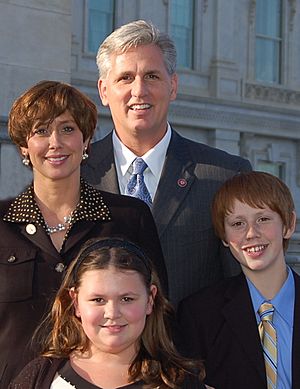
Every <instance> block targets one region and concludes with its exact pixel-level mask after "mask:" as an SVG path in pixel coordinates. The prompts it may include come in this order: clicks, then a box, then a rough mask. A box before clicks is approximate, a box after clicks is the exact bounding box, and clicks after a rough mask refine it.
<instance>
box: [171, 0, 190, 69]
mask: <svg viewBox="0 0 300 389" xmlns="http://www.w3.org/2000/svg"><path fill="white" fill-rule="evenodd" d="M170 5H171V34H170V35H171V36H172V38H173V40H174V42H175V45H176V49H177V64H178V66H179V67H184V68H192V67H193V40H194V36H193V30H194V16H193V15H194V6H195V4H194V0H172V1H171V2H170Z"/></svg>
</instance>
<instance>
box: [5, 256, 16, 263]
mask: <svg viewBox="0 0 300 389" xmlns="http://www.w3.org/2000/svg"><path fill="white" fill-rule="evenodd" d="M16 260H17V258H16V257H15V256H14V255H11V256H10V257H9V258H8V260H7V262H9V263H13V262H15V261H16Z"/></svg>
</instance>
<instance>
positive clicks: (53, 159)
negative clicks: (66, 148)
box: [47, 157, 66, 162]
mask: <svg viewBox="0 0 300 389" xmlns="http://www.w3.org/2000/svg"><path fill="white" fill-rule="evenodd" d="M47 159H48V161H51V162H57V161H63V160H64V159H66V157H58V158H47Z"/></svg>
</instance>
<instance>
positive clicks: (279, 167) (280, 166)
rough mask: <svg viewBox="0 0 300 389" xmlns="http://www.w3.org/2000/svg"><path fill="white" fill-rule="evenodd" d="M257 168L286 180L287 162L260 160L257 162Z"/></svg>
mask: <svg viewBox="0 0 300 389" xmlns="http://www.w3.org/2000/svg"><path fill="white" fill-rule="evenodd" d="M256 170H259V171H262V172H267V173H270V174H273V175H274V176H277V177H278V178H280V179H281V180H283V181H284V180H285V164H284V163H282V162H270V161H262V160H258V161H257V164H256Z"/></svg>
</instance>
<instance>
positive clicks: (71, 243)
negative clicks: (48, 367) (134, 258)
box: [0, 192, 167, 389]
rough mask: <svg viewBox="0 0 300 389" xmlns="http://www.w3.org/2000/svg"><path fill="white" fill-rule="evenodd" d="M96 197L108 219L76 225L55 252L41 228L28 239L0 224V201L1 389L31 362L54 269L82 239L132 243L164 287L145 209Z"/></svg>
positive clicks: (1, 208) (16, 227) (22, 228)
mask: <svg viewBox="0 0 300 389" xmlns="http://www.w3.org/2000/svg"><path fill="white" fill-rule="evenodd" d="M102 196H103V200H104V203H105V204H106V205H107V206H108V208H109V210H110V212H111V216H112V218H111V220H110V221H96V222H95V221H88V220H81V221H78V222H76V223H75V224H74V226H72V229H71V230H70V232H69V236H68V238H67V240H66V241H65V244H64V245H63V248H62V251H61V252H60V253H58V252H57V250H56V249H55V247H54V246H53V244H52V242H51V240H50V238H49V236H48V235H47V234H46V233H45V231H44V229H43V227H41V226H38V225H37V226H36V233H35V234H33V235H29V234H28V233H27V232H26V224H25V223H11V222H4V221H3V215H4V214H5V213H6V212H7V209H8V207H9V205H10V203H11V200H8V201H1V202H0V388H1V389H7V387H8V383H9V381H10V380H11V378H12V377H13V376H15V375H16V374H17V373H18V372H19V370H20V369H22V367H23V366H24V365H25V363H27V362H28V361H30V360H31V359H32V357H33V354H31V353H30V352H29V350H30V349H31V347H30V341H31V338H32V335H33V332H34V330H35V328H36V327H37V325H38V323H39V322H40V320H41V318H42V316H43V315H44V314H45V312H46V311H47V309H48V307H49V305H50V304H49V300H51V299H52V297H53V295H54V294H55V292H56V291H57V289H58V288H59V286H60V283H61V280H62V274H63V273H58V272H57V271H55V266H56V264H57V263H59V262H64V263H65V264H66V265H68V264H69V262H70V261H71V260H72V259H73V258H74V257H75V256H76V254H77V253H78V251H79V250H80V247H81V245H82V244H83V243H84V242H85V241H87V240H88V239H90V238H93V237H110V236H119V237H125V238H127V239H129V240H131V241H133V242H136V243H137V244H139V245H140V246H141V247H143V248H144V249H145V251H146V252H147V253H148V254H149V256H150V257H151V258H153V260H154V261H155V265H156V267H157V270H158V273H159V275H160V278H161V280H162V284H164V286H165V288H167V275H166V269H165V265H164V260H163V254H162V250H161V246H160V243H159V239H158V235H157V230H156V227H155V223H154V220H153V217H152V215H151V212H150V210H149V207H148V206H147V205H146V204H144V203H143V202H142V201H141V200H138V199H134V198H131V197H127V196H120V195H115V194H111V193H105V192H102ZM12 256H13V257H12ZM11 258H15V259H14V260H13V261H11Z"/></svg>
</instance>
